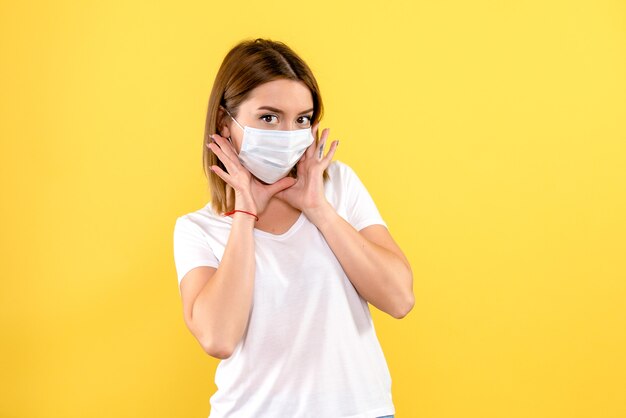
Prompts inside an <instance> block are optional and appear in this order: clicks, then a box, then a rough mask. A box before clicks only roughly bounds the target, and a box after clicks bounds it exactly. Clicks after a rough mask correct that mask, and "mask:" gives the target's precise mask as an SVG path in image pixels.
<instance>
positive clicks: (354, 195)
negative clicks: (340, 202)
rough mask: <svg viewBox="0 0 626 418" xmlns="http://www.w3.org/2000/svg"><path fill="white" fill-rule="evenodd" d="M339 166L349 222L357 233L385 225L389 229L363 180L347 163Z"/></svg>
mask: <svg viewBox="0 0 626 418" xmlns="http://www.w3.org/2000/svg"><path fill="white" fill-rule="evenodd" d="M339 164H340V170H341V172H342V175H341V177H342V180H343V185H342V186H343V187H342V189H343V190H342V193H343V194H344V196H345V204H346V207H345V210H346V215H347V220H348V222H349V223H350V224H351V225H352V226H353V227H354V228H355V229H356V230H357V231H360V230H361V229H363V228H365V227H367V226H370V225H383V226H385V227H387V224H386V223H385V221H384V220H383V218H382V216H381V215H380V212H379V211H378V208H377V207H376V204H375V203H374V200H373V199H372V196H371V195H370V194H369V192H368V191H367V188H366V187H365V185H364V184H363V182H362V181H361V179H360V178H359V177H358V176H357V174H356V173H355V172H354V170H352V168H351V167H350V166H348V165H346V164H345V163H339Z"/></svg>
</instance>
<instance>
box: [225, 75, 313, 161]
mask: <svg viewBox="0 0 626 418" xmlns="http://www.w3.org/2000/svg"><path fill="white" fill-rule="evenodd" d="M224 113H225V115H226V116H225V123H226V125H225V126H224V127H223V129H222V134H221V136H223V137H225V138H228V137H229V136H230V138H231V140H232V142H233V145H234V147H235V149H236V150H237V152H239V150H240V149H241V142H242V139H243V130H242V128H240V127H239V126H238V125H237V124H236V123H235V121H233V120H232V119H231V118H230V116H228V114H227V113H226V112H224ZM233 117H235V118H236V119H237V122H239V125H241V126H242V127H245V126H250V127H251V128H258V129H279V130H283V131H291V130H294V129H304V128H309V127H311V121H312V119H313V96H312V95H311V91H310V90H309V88H308V87H307V86H306V84H304V83H303V82H301V81H295V80H287V79H278V80H273V81H268V82H267V83H263V84H261V85H259V86H257V87H256V88H254V89H253V90H251V91H250V95H249V96H248V99H247V100H245V101H243V102H242V103H241V105H240V106H239V111H238V113H237V116H235V115H233Z"/></svg>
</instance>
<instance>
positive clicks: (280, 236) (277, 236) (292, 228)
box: [254, 212, 306, 240]
mask: <svg viewBox="0 0 626 418" xmlns="http://www.w3.org/2000/svg"><path fill="white" fill-rule="evenodd" d="M305 218H306V216H305V215H304V212H300V216H298V219H296V221H295V222H294V223H293V225H291V226H290V227H289V229H288V230H286V231H285V232H283V233H282V234H272V233H271V232H267V231H262V230H260V229H256V228H254V233H255V234H256V235H260V236H263V237H268V238H272V239H276V240H283V239H286V238H289V237H290V236H291V235H293V234H294V233H295V232H296V231H297V230H298V228H300V225H302V223H303V222H304V219H305Z"/></svg>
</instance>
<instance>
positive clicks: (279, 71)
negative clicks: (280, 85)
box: [202, 38, 328, 213]
mask: <svg viewBox="0 0 626 418" xmlns="http://www.w3.org/2000/svg"><path fill="white" fill-rule="evenodd" d="M281 78H284V79H289V80H296V81H301V82H303V83H304V84H305V85H306V86H307V87H308V88H309V90H310V91H311V95H312V96H313V117H312V120H311V126H313V125H314V124H315V123H316V122H318V121H319V120H321V118H322V115H323V112H324V107H323V105H322V97H321V95H320V90H319V87H318V86H317V81H316V80H315V77H314V76H313V72H312V71H311V69H310V68H309V66H308V65H307V64H306V63H305V62H304V61H303V60H302V58H300V57H299V56H298V55H297V54H296V53H295V52H294V51H293V50H292V49H291V48H289V47H288V46H287V45H285V44H284V43H282V42H278V41H272V40H269V39H262V38H257V39H254V40H244V41H242V42H240V43H239V44H237V45H235V46H234V47H233V48H232V49H231V50H230V51H229V52H228V53H227V54H226V56H225V57H224V61H222V65H221V66H220V68H219V70H218V72H217V75H216V77H215V82H214V83H213V88H212V90H211V95H210V97H209V105H208V109H207V115H206V124H205V130H204V141H203V145H202V150H203V156H202V160H203V168H204V173H205V175H206V176H207V179H208V183H209V184H208V185H209V189H210V193H211V206H212V208H213V210H215V211H216V212H217V213H224V212H227V211H231V210H233V209H234V199H233V197H234V194H233V189H232V187H231V186H230V185H229V184H228V183H226V182H225V181H224V180H222V178H221V177H219V176H218V175H217V174H215V173H214V172H213V171H212V170H211V166H212V165H217V166H218V167H220V168H221V169H223V170H224V171H226V167H225V166H224V164H223V163H222V162H221V161H220V160H219V158H217V156H216V155H215V154H214V153H213V151H211V150H210V149H209V148H208V146H206V145H207V144H208V143H209V141H210V138H209V135H212V134H214V133H218V134H221V132H219V130H218V128H219V127H220V126H222V123H223V122H224V120H223V118H225V117H226V116H225V115H224V112H221V111H219V107H220V106H223V107H224V108H226V109H227V110H228V111H229V112H230V114H231V115H233V117H236V116H237V113H238V110H239V106H240V104H241V103H242V102H244V101H245V100H246V99H247V98H248V96H249V94H250V91H251V90H252V89H254V88H255V87H257V86H259V85H261V84H263V83H266V82H269V81H273V80H276V79H281ZM318 141H319V133H318V134H317V135H316V138H315V143H316V144H317V143H318ZM289 176H291V177H297V167H294V168H293V169H292V170H291V172H290V173H289ZM324 179H325V180H326V179H328V175H327V173H326V172H324Z"/></svg>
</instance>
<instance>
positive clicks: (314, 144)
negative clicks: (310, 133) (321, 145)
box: [304, 141, 317, 158]
mask: <svg viewBox="0 0 626 418" xmlns="http://www.w3.org/2000/svg"><path fill="white" fill-rule="evenodd" d="M316 147H317V141H313V142H311V145H309V146H308V147H307V149H306V151H305V152H304V154H305V155H306V156H307V158H308V157H313V153H314V152H315V148H316Z"/></svg>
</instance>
